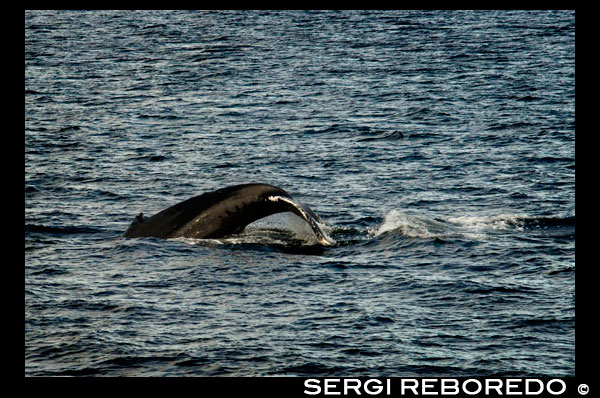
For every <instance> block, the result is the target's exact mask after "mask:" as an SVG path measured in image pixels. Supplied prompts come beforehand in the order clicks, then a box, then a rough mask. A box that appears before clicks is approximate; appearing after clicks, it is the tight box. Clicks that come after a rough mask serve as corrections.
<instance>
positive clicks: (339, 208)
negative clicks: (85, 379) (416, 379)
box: [25, 11, 575, 376]
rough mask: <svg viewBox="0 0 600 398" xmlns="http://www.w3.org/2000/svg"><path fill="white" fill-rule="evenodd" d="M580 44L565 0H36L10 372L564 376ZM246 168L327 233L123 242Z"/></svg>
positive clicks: (256, 232) (30, 20) (261, 225)
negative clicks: (321, 3)
mask: <svg viewBox="0 0 600 398" xmlns="http://www.w3.org/2000/svg"><path fill="white" fill-rule="evenodd" d="M574 47H575V20H574V13H573V12H567V11H560V12H555V11H536V12H526V11H520V12H509V11H501V12H491V11H482V12H457V11H430V12H419V11H394V12H363V11H344V12H305V11H293V12H292V11H290V12H287V11H285V12H284V11H281V12H267V11H260V12H239V11H234V12H214V11H213V12H183V11H175V12H155V11H143V12H126V11H116V12H103V11H91V12H68V11H32V12H26V13H25V375H103V376H104V375H109V376H125V375H134V376H138V375H140V376H146V375H152V376H188V375H189V376H220V375H236V376H260V375H299V376H306V375H320V376H327V375H338V376H349V375H363V376H368V375H372V376H408V375H455V376H457V375H458V376H460V375H505V376H507V375H552V376H572V375H574V330H575V329H574V323H575V315H574V278H575V259H574V246H575V188H574V176H575V157H574V141H575V116H574V113H575V105H574V101H575V99H574V98H575V95H574V69H575V61H574V52H575V51H574ZM246 182H265V183H270V184H274V185H277V186H280V187H282V188H283V189H285V190H287V191H288V192H290V193H291V194H292V195H293V196H294V197H295V198H297V199H298V200H300V201H302V202H304V203H306V204H308V205H309V206H310V207H311V208H312V209H313V210H314V211H315V212H316V213H317V214H319V216H320V217H321V219H322V220H323V222H324V223H325V224H326V231H327V233H328V234H329V236H331V237H332V238H333V239H334V240H335V241H336V243H335V244H334V245H333V246H330V247H325V248H322V249H320V248H318V247H314V246H308V242H310V240H311V239H312V236H311V232H310V229H307V228H306V225H305V224H304V223H303V221H301V220H300V219H298V218H296V217H295V216H293V215H291V213H282V214H279V215H275V216H271V217H269V219H266V220H261V221H258V222H256V223H254V224H252V225H251V226H249V227H248V228H247V229H246V230H245V231H244V232H243V233H242V234H241V235H236V236H231V237H227V238H223V239H219V240H191V239H177V240H161V239H154V238H141V239H125V238H123V237H122V234H123V232H124V231H125V230H126V229H127V227H128V226H129V224H130V222H131V221H132V220H133V217H134V216H135V215H136V214H138V213H139V212H141V211H143V212H144V213H145V214H148V215H151V214H154V213H156V212H158V211H160V210H162V209H164V208H166V207H169V206H171V205H173V204H175V203H177V202H180V201H183V200H185V199H187V198H189V197H192V196H194V195H197V194H200V193H202V192H206V191H211V190H214V189H218V188H222V187H224V186H228V185H233V184H241V183H246ZM303 242H304V243H303Z"/></svg>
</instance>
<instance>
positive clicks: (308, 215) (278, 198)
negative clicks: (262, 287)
mask: <svg viewBox="0 0 600 398" xmlns="http://www.w3.org/2000/svg"><path fill="white" fill-rule="evenodd" d="M288 211H289V212H292V213H295V214H296V215H298V216H300V217H301V218H302V219H303V220H305V221H306V222H307V223H308V225H309V226H310V227H311V229H312V231H313V232H314V233H315V235H316V237H317V240H318V242H319V243H320V244H321V245H324V246H325V245H330V244H331V243H333V241H332V240H331V239H330V238H329V237H327V235H326V234H325V233H324V232H323V231H322V230H321V228H320V227H319V224H318V222H319V221H320V219H319V216H317V215H316V214H315V213H314V212H313V211H312V210H311V209H310V208H309V207H308V206H306V205H303V204H302V203H300V202H298V201H296V200H295V199H294V198H292V196H291V195H290V194H288V193H287V192H286V191H284V190H283V189H281V188H279V187H276V186H274V185H269V184H242V185H234V186H230V187H226V188H221V189H218V190H216V191H212V192H206V193H203V194H201V195H198V196H194V197H193V198H190V199H187V200H185V201H183V202H181V203H178V204H176V205H174V206H171V207H169V208H167V209H165V210H163V211H161V212H159V213H157V214H155V215H153V216H152V217H148V218H145V217H144V214H143V213H140V214H138V215H137V216H136V217H135V218H134V220H133V222H132V223H131V225H130V226H129V228H128V229H127V231H125V234H124V235H123V236H124V237H126V238H140V237H156V238H165V239H168V238H181V237H185V238H195V239H211V238H221V237H224V236H228V235H232V234H237V233H240V232H242V230H243V229H244V228H245V227H246V225H248V224H250V223H252V222H254V221H256V220H258V219H261V218H264V217H266V216H269V215H271V214H275V213H282V212H288Z"/></svg>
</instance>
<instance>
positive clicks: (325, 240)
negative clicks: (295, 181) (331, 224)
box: [267, 195, 335, 246]
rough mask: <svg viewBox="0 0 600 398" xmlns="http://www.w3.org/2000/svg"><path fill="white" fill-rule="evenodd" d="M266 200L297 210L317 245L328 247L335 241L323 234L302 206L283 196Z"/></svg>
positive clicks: (275, 196) (270, 197)
mask: <svg viewBox="0 0 600 398" xmlns="http://www.w3.org/2000/svg"><path fill="white" fill-rule="evenodd" d="M267 199H268V200H270V201H271V202H279V201H282V202H286V203H289V204H290V205H292V206H293V207H294V208H295V209H296V210H298V212H299V213H300V214H301V215H302V218H303V219H304V220H305V221H306V222H307V223H308V225H310V227H311V228H312V230H313V232H314V233H315V235H316V236H317V239H318V240H319V243H320V244H322V245H323V246H329V245H331V244H333V243H335V241H334V240H333V239H331V238H330V237H329V236H327V235H326V234H325V232H323V230H322V229H321V228H320V227H319V225H318V224H317V221H316V220H315V219H314V218H313V217H311V216H309V215H308V214H306V211H305V210H304V209H303V208H302V206H299V205H298V203H296V202H294V201H293V200H292V199H290V198H286V197H285V196H279V195H273V196H269V197H267Z"/></svg>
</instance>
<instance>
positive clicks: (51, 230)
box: [25, 224, 102, 234]
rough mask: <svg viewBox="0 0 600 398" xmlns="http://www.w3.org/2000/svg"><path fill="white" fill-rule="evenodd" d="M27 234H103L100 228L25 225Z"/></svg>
mask: <svg viewBox="0 0 600 398" xmlns="http://www.w3.org/2000/svg"><path fill="white" fill-rule="evenodd" d="M25 232H26V233H40V234H91V233H97V232H102V230H101V229H99V228H94V227H87V226H64V227H57V226H48V225H39V224H25Z"/></svg>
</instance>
